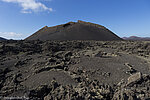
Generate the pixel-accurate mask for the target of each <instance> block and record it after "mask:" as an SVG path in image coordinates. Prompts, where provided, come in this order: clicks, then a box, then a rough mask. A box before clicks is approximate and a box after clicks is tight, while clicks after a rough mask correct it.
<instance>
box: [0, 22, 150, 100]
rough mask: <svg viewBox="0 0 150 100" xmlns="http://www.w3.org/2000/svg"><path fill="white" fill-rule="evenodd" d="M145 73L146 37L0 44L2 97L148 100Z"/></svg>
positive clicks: (149, 65) (148, 68) (148, 59)
mask: <svg viewBox="0 0 150 100" xmlns="http://www.w3.org/2000/svg"><path fill="white" fill-rule="evenodd" d="M64 27H70V24H66V25H64ZM149 73H150V42H146V41H136V42H134V41H105V42H104V41H46V42H43V41H39V40H36V41H13V40H10V41H1V42H0V99H4V100H6V99H7V100H12V99H10V98H11V97H18V99H19V97H20V99H19V100H149V99H150V75H149ZM21 97H22V98H21ZM14 100H16V99H14Z"/></svg>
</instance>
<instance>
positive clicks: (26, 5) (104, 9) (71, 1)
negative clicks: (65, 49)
mask: <svg viewBox="0 0 150 100" xmlns="http://www.w3.org/2000/svg"><path fill="white" fill-rule="evenodd" d="M77 20H83V21H87V22H92V23H96V24H100V25H103V26H105V27H106V28H108V29H110V30H111V31H112V32H114V33H115V34H117V35H118V36H120V37H125V36H127V37H128V36H140V37H150V0H0V37H4V38H7V39H25V38H26V37H28V36H30V35H31V34H33V33H34V32H36V31H37V30H39V29H41V28H42V27H44V26H49V27H51V26H55V25H59V24H64V23H67V22H70V21H74V22H76V21H77Z"/></svg>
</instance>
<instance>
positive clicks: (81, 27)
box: [25, 20, 122, 41]
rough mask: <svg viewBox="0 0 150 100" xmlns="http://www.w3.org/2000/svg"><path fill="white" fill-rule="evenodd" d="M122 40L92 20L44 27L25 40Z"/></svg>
mask: <svg viewBox="0 0 150 100" xmlns="http://www.w3.org/2000/svg"><path fill="white" fill-rule="evenodd" d="M37 39H39V40H43V41H45V40H100V41H111V40H122V39H121V38H120V37H118V36H117V35H116V34H114V33H113V32H111V31H110V30H108V29H107V28H105V27H104V26H101V25H98V24H93V23H90V22H84V21H80V20H79V21H78V22H69V23H66V24H62V25H57V26H54V27H47V26H45V27H43V28H42V29H40V30H39V31H37V32H36V33H34V34H33V35H31V36H29V37H28V38H26V39H25V40H37Z"/></svg>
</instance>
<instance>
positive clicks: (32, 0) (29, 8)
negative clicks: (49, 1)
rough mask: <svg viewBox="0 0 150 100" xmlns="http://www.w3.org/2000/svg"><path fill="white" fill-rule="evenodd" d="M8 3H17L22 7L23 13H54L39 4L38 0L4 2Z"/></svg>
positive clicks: (9, 0) (6, 0)
mask: <svg viewBox="0 0 150 100" xmlns="http://www.w3.org/2000/svg"><path fill="white" fill-rule="evenodd" d="M2 1H4V2H8V3H17V4H19V5H20V6H21V7H22V10H21V12H22V13H32V12H39V11H49V12H52V11H53V9H52V8H49V7H47V6H46V5H44V4H42V3H41V2H38V1H36V0H2Z"/></svg>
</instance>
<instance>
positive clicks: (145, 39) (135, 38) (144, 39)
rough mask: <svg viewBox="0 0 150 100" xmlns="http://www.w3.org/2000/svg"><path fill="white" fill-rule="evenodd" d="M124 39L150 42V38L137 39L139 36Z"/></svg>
mask: <svg viewBox="0 0 150 100" xmlns="http://www.w3.org/2000/svg"><path fill="white" fill-rule="evenodd" d="M123 39H124V40H135V41H150V37H137V36H130V37H123Z"/></svg>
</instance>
